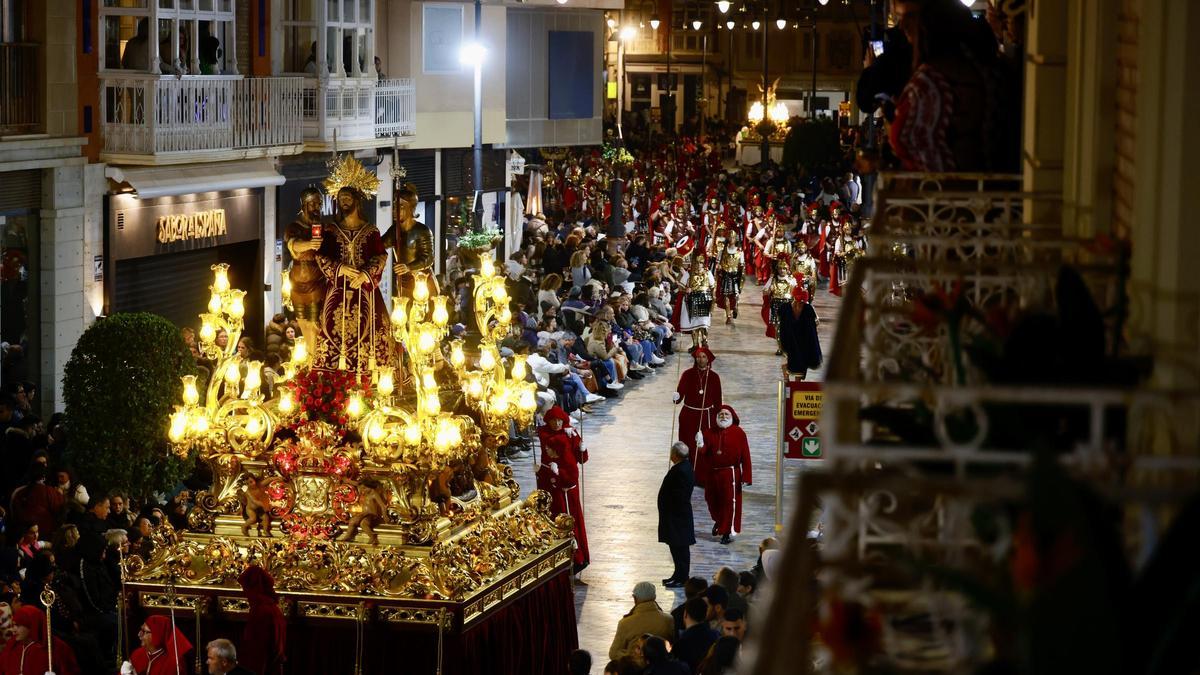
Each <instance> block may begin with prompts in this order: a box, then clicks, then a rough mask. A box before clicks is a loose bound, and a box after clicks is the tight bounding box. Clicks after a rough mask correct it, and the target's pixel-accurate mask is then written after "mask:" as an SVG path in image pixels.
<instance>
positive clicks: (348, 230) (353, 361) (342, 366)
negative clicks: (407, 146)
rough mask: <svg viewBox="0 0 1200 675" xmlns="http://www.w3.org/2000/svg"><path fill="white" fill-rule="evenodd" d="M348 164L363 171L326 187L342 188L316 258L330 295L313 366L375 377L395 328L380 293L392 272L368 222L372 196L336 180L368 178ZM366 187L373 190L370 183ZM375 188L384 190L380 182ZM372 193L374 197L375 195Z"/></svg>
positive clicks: (347, 160) (376, 232)
mask: <svg viewBox="0 0 1200 675" xmlns="http://www.w3.org/2000/svg"><path fill="white" fill-rule="evenodd" d="M347 163H353V164H355V165H357V167H354V169H355V170H353V171H348V172H339V171H335V173H334V175H333V176H331V177H330V178H331V179H330V180H328V181H326V189H330V188H334V187H336V188H337V189H336V193H335V197H336V205H337V217H336V218H335V219H334V222H333V223H331V224H330V225H328V226H326V228H325V230H324V232H323V236H322V240H321V248H320V249H318V250H317V255H316V259H317V266H318V267H319V268H320V269H321V274H322V275H324V277H325V279H326V280H327V281H328V289H329V290H328V291H327V293H326V296H325V305H324V307H323V308H322V311H321V339H320V340H319V341H318V344H317V347H316V350H315V353H314V357H313V358H314V361H313V366H314V367H315V368H318V369H321V370H349V371H354V372H357V373H360V374H369V373H371V372H372V371H373V370H374V368H375V366H376V364H380V365H383V364H387V363H388V362H389V354H390V348H391V337H390V333H389V330H390V326H389V324H388V321H387V307H386V306H385V305H384V303H383V296H382V295H381V294H380V292H379V282H380V279H381V278H382V276H383V274H384V272H385V271H386V269H387V249H385V248H384V245H383V239H382V238H381V237H380V236H379V230H378V229H377V228H376V227H375V226H374V225H373V224H372V223H370V222H369V221H368V220H367V219H366V218H365V217H364V216H363V213H362V205H363V202H364V201H365V200H366V199H367V198H368V193H366V192H364V189H363V187H362V186H360V185H356V182H355V181H353V180H350V181H345V180H343V181H338V180H336V179H335V176H338V175H347V174H349V175H352V176H354V175H358V174H359V173H367V172H366V171H365V170H364V169H362V167H361V165H360V164H358V161H357V160H355V159H354V158H353V157H350V156H347V157H346V158H345V159H344V160H343V162H342V164H343V166H344V165H345V164H347ZM370 178H374V176H370ZM360 182H362V183H364V184H365V185H369V184H370V181H369V180H361V181H360ZM374 186H375V188H377V187H378V178H375V180H374ZM367 189H368V190H370V193H372V194H373V192H374V190H373V189H370V188H369V187H368V188H367ZM331 193H332V190H331Z"/></svg>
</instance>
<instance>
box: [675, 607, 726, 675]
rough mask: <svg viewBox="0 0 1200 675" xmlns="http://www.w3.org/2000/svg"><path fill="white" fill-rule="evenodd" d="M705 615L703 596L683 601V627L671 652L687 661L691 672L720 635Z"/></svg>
mask: <svg viewBox="0 0 1200 675" xmlns="http://www.w3.org/2000/svg"><path fill="white" fill-rule="evenodd" d="M707 615H708V604H707V603H705V602H704V598H699V597H694V598H692V599H690V600H688V601H687V602H685V603H683V624H684V626H685V628H684V630H683V633H682V634H681V635H680V636H679V639H677V640H676V641H675V645H674V649H673V650H672V653H674V654H675V656H677V657H679V659H680V660H681V661H684V662H685V663H687V665H688V668H690V669H691V670H692V672H696V669H697V668H699V667H700V662H701V661H703V660H704V657H705V656H706V655H707V654H708V650H709V648H710V647H712V645H713V643H714V642H716V641H717V638H718V637H720V636H719V635H718V634H717V631H715V630H713V629H712V627H710V626H709V625H708V621H706V620H705V617H706V616H707Z"/></svg>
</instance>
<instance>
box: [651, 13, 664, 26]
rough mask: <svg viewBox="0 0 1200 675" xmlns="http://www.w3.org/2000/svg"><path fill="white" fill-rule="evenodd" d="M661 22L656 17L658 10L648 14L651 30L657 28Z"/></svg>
mask: <svg viewBox="0 0 1200 675" xmlns="http://www.w3.org/2000/svg"><path fill="white" fill-rule="evenodd" d="M661 24H662V21H660V20H659V18H658V12H655V13H653V14H651V15H650V29H651V30H658V27H659V25H661Z"/></svg>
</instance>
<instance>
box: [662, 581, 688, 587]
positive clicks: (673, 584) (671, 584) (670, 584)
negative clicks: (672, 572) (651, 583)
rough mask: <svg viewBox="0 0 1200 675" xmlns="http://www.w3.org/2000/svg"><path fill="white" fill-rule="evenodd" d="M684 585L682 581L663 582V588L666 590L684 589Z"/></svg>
mask: <svg viewBox="0 0 1200 675" xmlns="http://www.w3.org/2000/svg"><path fill="white" fill-rule="evenodd" d="M683 583H684V582H682V581H679V580H676V579H672V580H671V581H666V582H663V586H664V587H666V588H683Z"/></svg>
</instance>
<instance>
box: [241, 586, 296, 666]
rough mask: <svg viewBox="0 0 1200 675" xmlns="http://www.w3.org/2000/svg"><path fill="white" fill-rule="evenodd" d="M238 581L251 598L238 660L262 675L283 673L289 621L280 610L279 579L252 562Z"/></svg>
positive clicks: (249, 598)
mask: <svg viewBox="0 0 1200 675" xmlns="http://www.w3.org/2000/svg"><path fill="white" fill-rule="evenodd" d="M238 583H239V584H241V586H242V591H244V592H245V593H246V599H247V600H249V601H250V616H249V617H248V618H247V620H246V628H245V630H244V631H243V632H242V643H241V646H240V647H239V648H238V663H239V664H241V665H243V666H245V667H246V668H248V669H250V670H251V671H253V672H255V673H261V675H279V673H281V672H283V662H284V661H285V660H286V656H287V621H286V620H285V619H284V618H283V612H281V611H279V596H278V595H277V594H276V593H275V580H274V579H272V578H271V575H270V574H269V573H268V572H267V571H266V570H264V569H263V568H261V567H259V566H258V565H251V566H249V567H247V568H246V569H245V571H243V572H242V574H241V576H239V577H238Z"/></svg>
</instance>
